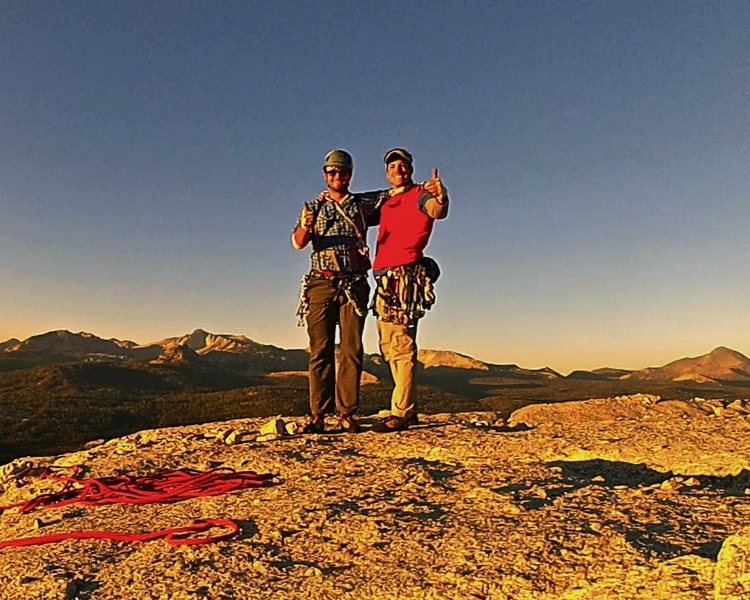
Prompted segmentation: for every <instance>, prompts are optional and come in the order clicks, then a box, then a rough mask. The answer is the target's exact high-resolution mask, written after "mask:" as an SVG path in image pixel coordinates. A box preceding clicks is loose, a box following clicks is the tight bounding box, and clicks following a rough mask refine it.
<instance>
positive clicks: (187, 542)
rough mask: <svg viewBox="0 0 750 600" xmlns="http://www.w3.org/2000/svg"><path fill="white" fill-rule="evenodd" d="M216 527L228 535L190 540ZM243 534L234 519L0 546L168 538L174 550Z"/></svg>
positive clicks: (85, 533)
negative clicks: (64, 541) (191, 535)
mask: <svg viewBox="0 0 750 600" xmlns="http://www.w3.org/2000/svg"><path fill="white" fill-rule="evenodd" d="M212 527H223V528H225V529H227V530H228V531H226V532H225V533H222V534H219V535H214V536H208V537H189V536H190V534H194V533H202V532H204V531H208V530H209V529H211V528H212ZM239 532H240V526H239V524H238V523H237V522H236V521H232V520H231V519H196V520H195V521H193V523H192V524H191V525H188V526H187V527H169V528H167V529H160V530H159V531H152V532H151V533H121V532H117V531H103V530H98V529H93V530H89V531H67V532H64V533H51V534H49V535H37V536H33V537H28V538H19V539H15V540H6V541H4V542H0V550H2V549H3V548H20V547H21V546H37V545H40V544H51V543H53V542H61V541H63V540H93V539H97V540H113V541H116V542H148V541H150V540H155V539H158V538H162V537H163V538H164V539H165V540H166V542H167V543H168V544H170V545H171V546H192V545H197V544H210V543H213V542H221V541H223V540H228V539H229V538H232V537H234V536H235V535H237V534H238V533H239Z"/></svg>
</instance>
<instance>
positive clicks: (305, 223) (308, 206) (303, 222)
mask: <svg viewBox="0 0 750 600" xmlns="http://www.w3.org/2000/svg"><path fill="white" fill-rule="evenodd" d="M314 214H315V211H314V209H313V205H312V203H311V202H305V205H304V206H303V207H302V212H301V213H300V215H299V226H300V227H301V228H302V229H304V230H305V231H310V230H311V229H312V224H313V217H314Z"/></svg>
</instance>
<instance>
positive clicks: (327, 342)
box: [307, 277, 370, 416]
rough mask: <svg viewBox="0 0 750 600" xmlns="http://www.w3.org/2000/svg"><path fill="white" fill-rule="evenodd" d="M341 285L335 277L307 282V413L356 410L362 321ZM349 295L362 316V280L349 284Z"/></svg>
mask: <svg viewBox="0 0 750 600" xmlns="http://www.w3.org/2000/svg"><path fill="white" fill-rule="evenodd" d="M344 284H345V281H344V280H342V279H339V278H337V277H331V278H322V277H321V278H316V277H313V278H312V279H311V280H310V284H309V287H308V292H307V293H308V294H309V298H310V311H309V313H308V315H307V334H308V336H309V337H310V371H309V374H310V413H311V414H312V415H313V416H318V415H324V414H328V413H332V412H333V410H334V407H335V409H336V412H337V413H338V414H340V415H351V414H353V413H354V412H356V410H357V407H358V406H359V384H360V378H361V376H362V356H363V354H364V352H363V348H362V330H363V329H364V326H365V317H364V316H359V315H358V314H357V312H356V310H355V306H354V305H353V304H352V303H351V302H350V301H349V299H348V298H347V295H346V293H345V291H344V287H343V286H344ZM350 289H351V294H352V296H353V297H354V298H355V299H356V302H357V304H358V305H359V306H360V307H361V308H364V309H365V310H363V311H362V312H363V315H366V314H367V313H366V307H367V300H368V298H369V295H370V286H369V285H368V284H367V281H366V280H364V279H362V280H359V281H356V282H353V283H352V284H351V288H350ZM337 324H338V326H339V337H340V341H339V343H340V345H339V360H338V363H339V364H338V373H337V369H336V343H335V342H336V325H337Z"/></svg>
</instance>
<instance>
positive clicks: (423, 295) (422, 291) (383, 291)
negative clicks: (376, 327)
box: [372, 262, 437, 326]
mask: <svg viewBox="0 0 750 600" xmlns="http://www.w3.org/2000/svg"><path fill="white" fill-rule="evenodd" d="M436 264H437V263H436ZM377 284H378V287H377V290H376V292H375V298H374V301H373V304H372V309H373V314H374V315H375V316H376V317H377V318H378V319H380V320H381V321H385V322H388V323H396V324H399V325H407V326H411V325H414V324H415V323H416V322H417V321H418V320H419V319H421V318H422V317H423V316H424V315H425V312H426V311H428V310H430V309H431V308H432V306H433V304H435V288H434V286H433V280H432V279H430V277H428V276H427V270H426V269H425V266H424V265H423V264H421V263H420V262H417V263H415V264H412V265H405V266H400V267H393V268H392V269H388V270H386V271H385V273H383V274H381V275H379V276H378V277H377Z"/></svg>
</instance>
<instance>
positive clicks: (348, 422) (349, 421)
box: [339, 415, 362, 433]
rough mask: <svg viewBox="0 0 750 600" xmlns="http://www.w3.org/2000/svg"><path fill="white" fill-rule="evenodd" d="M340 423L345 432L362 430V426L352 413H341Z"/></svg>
mask: <svg viewBox="0 0 750 600" xmlns="http://www.w3.org/2000/svg"><path fill="white" fill-rule="evenodd" d="M339 425H340V426H341V430H342V431H343V432H345V433H359V432H360V431H362V426H361V425H360V424H359V423H357V421H356V419H355V418H354V417H353V416H352V415H341V416H340V417H339Z"/></svg>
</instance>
